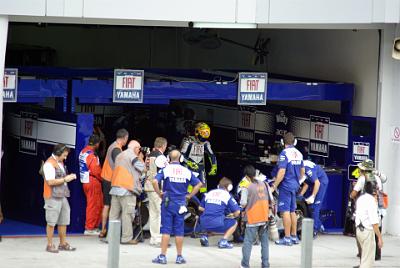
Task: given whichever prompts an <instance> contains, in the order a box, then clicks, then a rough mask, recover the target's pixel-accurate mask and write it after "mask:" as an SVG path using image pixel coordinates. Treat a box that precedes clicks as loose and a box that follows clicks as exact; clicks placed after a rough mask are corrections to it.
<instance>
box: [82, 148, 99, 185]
mask: <svg viewBox="0 0 400 268" xmlns="http://www.w3.org/2000/svg"><path fill="white" fill-rule="evenodd" d="M79 175H80V180H81V183H89V182H90V181H91V180H94V179H96V180H98V181H99V182H100V181H101V166H100V160H99V158H98V157H97V156H96V155H95V154H94V151H93V149H92V147H90V146H87V147H85V148H83V150H82V151H81V153H80V154H79Z"/></svg>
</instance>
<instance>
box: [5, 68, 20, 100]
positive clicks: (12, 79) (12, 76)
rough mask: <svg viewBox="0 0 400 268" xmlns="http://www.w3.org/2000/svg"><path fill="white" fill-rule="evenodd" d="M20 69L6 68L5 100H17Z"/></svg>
mask: <svg viewBox="0 0 400 268" xmlns="http://www.w3.org/2000/svg"><path fill="white" fill-rule="evenodd" d="M17 90H18V69H5V70H4V78H3V102H17Z"/></svg>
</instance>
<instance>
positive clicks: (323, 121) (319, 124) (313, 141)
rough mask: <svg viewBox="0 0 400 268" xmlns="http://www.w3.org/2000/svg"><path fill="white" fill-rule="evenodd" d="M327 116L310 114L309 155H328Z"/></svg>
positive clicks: (328, 120)
mask: <svg viewBox="0 0 400 268" xmlns="http://www.w3.org/2000/svg"><path fill="white" fill-rule="evenodd" d="M329 122H330V119H329V117H320V116H315V115H310V145H309V146H310V148H309V154H310V155H319V156H322V157H329Z"/></svg>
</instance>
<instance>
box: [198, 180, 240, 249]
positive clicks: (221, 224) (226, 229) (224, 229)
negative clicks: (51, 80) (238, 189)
mask: <svg viewBox="0 0 400 268" xmlns="http://www.w3.org/2000/svg"><path fill="white" fill-rule="evenodd" d="M232 188H233V186H232V181H231V180H230V179H228V178H225V177H224V178H222V179H221V180H220V181H219V184H218V188H217V189H215V190H212V191H210V192H209V193H206V194H205V197H204V198H203V200H202V201H201V204H200V207H199V210H200V211H203V214H202V215H201V217H200V223H201V229H202V230H203V231H205V232H207V233H223V234H224V237H223V238H222V239H221V240H220V241H219V242H218V247H219V248H233V245H232V244H231V243H229V242H228V238H229V237H230V236H231V235H232V234H233V233H234V232H235V230H236V227H237V221H236V220H235V219H234V218H236V217H238V216H239V215H240V208H239V205H238V204H237V202H236V201H235V199H233V197H232V196H231V195H230V194H229V192H230V191H232ZM226 212H228V215H227V216H226V215H225V214H226ZM200 243H201V245H202V246H204V247H208V236H207V234H204V235H203V236H202V237H201V238H200Z"/></svg>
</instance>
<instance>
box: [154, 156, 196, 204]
mask: <svg viewBox="0 0 400 268" xmlns="http://www.w3.org/2000/svg"><path fill="white" fill-rule="evenodd" d="M155 178H156V179H157V181H158V182H159V183H161V182H162V183H163V192H164V197H163V199H164V200H163V201H165V198H166V197H168V198H169V200H170V201H171V202H179V203H182V202H183V203H185V201H186V200H185V198H186V194H187V188H188V186H189V185H192V186H196V185H197V184H199V183H200V180H199V179H198V178H196V176H194V174H193V173H192V172H191V171H190V170H189V169H187V168H186V167H184V166H182V165H180V164H179V163H171V164H170V165H168V166H166V167H165V168H163V169H161V170H160V171H159V172H158V173H157V175H156V176H155Z"/></svg>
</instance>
